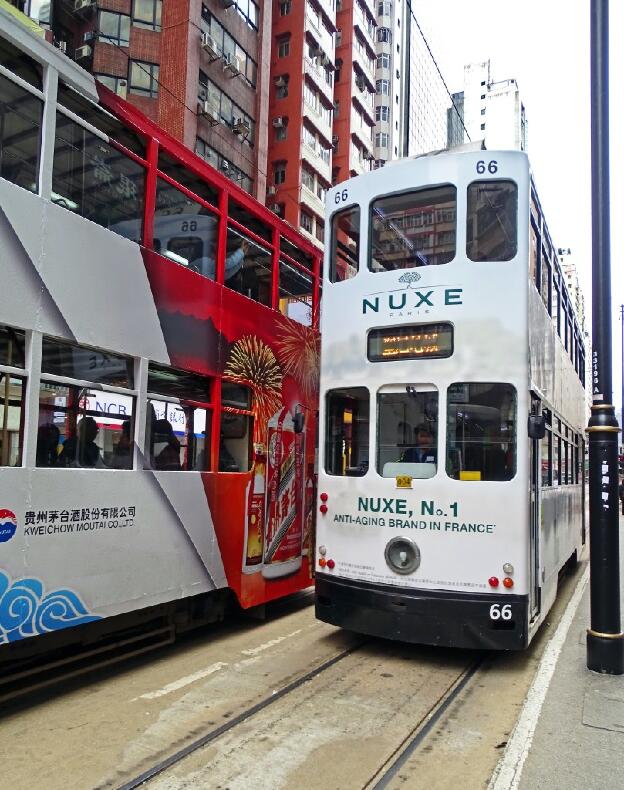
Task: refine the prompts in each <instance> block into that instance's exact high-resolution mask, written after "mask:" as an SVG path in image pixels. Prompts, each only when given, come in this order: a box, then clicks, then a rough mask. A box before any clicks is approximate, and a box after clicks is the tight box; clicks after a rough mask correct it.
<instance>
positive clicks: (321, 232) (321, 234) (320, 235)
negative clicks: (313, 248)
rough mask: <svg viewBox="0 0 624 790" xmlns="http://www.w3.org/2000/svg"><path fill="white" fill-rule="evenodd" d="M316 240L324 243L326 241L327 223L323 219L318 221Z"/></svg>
mask: <svg viewBox="0 0 624 790" xmlns="http://www.w3.org/2000/svg"><path fill="white" fill-rule="evenodd" d="M315 235H316V238H317V239H318V240H319V241H320V242H321V243H322V242H324V241H325V223H324V222H323V220H321V219H317V220H316V233H315Z"/></svg>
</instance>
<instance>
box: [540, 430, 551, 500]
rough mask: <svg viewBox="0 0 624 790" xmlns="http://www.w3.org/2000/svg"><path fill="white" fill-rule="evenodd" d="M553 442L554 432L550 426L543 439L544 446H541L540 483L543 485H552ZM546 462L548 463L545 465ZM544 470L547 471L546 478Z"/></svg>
mask: <svg viewBox="0 0 624 790" xmlns="http://www.w3.org/2000/svg"><path fill="white" fill-rule="evenodd" d="M552 442H553V434H552V430H551V429H550V427H547V428H546V433H545V435H544V438H543V439H542V446H541V453H540V458H541V470H540V472H541V473H540V483H541V486H542V487H550V486H552ZM544 450H546V453H544ZM544 455H546V458H544ZM544 463H545V464H546V465H545V466H544ZM544 472H545V473H546V476H545V479H544Z"/></svg>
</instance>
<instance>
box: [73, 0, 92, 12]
mask: <svg viewBox="0 0 624 790" xmlns="http://www.w3.org/2000/svg"><path fill="white" fill-rule="evenodd" d="M94 5H95V3H94V2H93V0H74V11H85V10H86V9H88V8H91V7H92V6H94Z"/></svg>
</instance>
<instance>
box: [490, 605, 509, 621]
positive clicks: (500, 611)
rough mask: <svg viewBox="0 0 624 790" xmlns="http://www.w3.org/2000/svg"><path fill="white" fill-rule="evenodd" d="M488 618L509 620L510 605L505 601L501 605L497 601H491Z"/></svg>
mask: <svg viewBox="0 0 624 790" xmlns="http://www.w3.org/2000/svg"><path fill="white" fill-rule="evenodd" d="M490 620H511V606H510V604H508V603H506V604H504V605H503V606H501V605H500V604H498V603H493V604H492V606H490Z"/></svg>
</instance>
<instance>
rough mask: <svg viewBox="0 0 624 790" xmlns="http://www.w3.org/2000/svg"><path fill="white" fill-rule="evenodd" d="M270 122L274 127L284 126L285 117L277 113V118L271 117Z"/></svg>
mask: <svg viewBox="0 0 624 790" xmlns="http://www.w3.org/2000/svg"><path fill="white" fill-rule="evenodd" d="M271 123H272V124H273V126H275V128H276V129H281V127H282V126H286V118H284V116H283V115H278V116H277V118H273V120H272V121H271Z"/></svg>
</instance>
